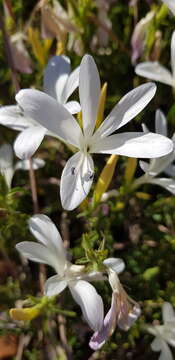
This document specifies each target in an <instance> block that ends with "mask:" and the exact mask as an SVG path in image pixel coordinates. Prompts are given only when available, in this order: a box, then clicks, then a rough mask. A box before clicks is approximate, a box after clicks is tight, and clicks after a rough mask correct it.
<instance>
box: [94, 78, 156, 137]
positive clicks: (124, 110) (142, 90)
mask: <svg viewBox="0 0 175 360" xmlns="http://www.w3.org/2000/svg"><path fill="white" fill-rule="evenodd" d="M155 92H156V85H155V84H153V83H147V84H143V85H140V86H138V87H136V88H135V89H133V90H132V91H130V92H129V93H128V94H126V95H125V96H124V97H122V99H121V100H120V101H119V103H118V104H117V105H116V106H114V108H113V110H112V111H111V112H110V114H109V115H108V116H107V118H106V119H105V120H104V121H103V123H102V124H101V126H100V127H99V129H98V130H97V131H96V133H95V135H98V136H99V135H100V136H101V137H106V136H107V135H110V134H112V133H113V132H114V131H115V130H117V129H119V128H121V127H122V126H123V125H125V124H127V123H128V122H129V121H130V120H132V119H133V118H134V117H135V116H136V115H138V114H139V113H140V111H142V110H143V109H144V108H145V106H146V105H147V104H148V103H149V102H150V101H151V99H152V98H153V96H154V95H155Z"/></svg>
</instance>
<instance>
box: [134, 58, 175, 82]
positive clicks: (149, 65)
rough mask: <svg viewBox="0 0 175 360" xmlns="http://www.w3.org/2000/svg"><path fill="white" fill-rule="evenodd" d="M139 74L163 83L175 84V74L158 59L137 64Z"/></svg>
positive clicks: (136, 69)
mask: <svg viewBox="0 0 175 360" xmlns="http://www.w3.org/2000/svg"><path fill="white" fill-rule="evenodd" d="M135 72H136V74H137V75H140V76H143V77H145V78H148V79H150V80H154V81H159V82H161V83H163V84H166V85H170V86H174V83H173V76H172V74H171V73H170V71H169V70H167V69H166V68H165V67H164V66H162V65H160V64H159V63H158V62H157V61H148V62H143V63H140V64H138V65H137V66H136V68H135Z"/></svg>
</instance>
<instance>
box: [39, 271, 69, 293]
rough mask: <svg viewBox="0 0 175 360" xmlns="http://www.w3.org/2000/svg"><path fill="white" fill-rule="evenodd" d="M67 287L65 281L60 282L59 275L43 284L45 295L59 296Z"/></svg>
mask: <svg viewBox="0 0 175 360" xmlns="http://www.w3.org/2000/svg"><path fill="white" fill-rule="evenodd" d="M66 286H67V281H66V280H61V278H60V276H59V275H54V276H52V277H50V278H49V279H48V280H47V281H46V283H45V290H44V292H45V295H46V296H54V295H57V294H60V293H61V292H62V291H63V290H64V289H65V288H66Z"/></svg>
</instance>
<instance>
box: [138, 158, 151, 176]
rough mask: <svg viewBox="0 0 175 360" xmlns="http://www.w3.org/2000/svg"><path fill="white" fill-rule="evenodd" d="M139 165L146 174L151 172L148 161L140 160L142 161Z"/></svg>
mask: <svg viewBox="0 0 175 360" xmlns="http://www.w3.org/2000/svg"><path fill="white" fill-rule="evenodd" d="M139 165H140V167H141V169H142V170H143V171H144V172H145V173H147V172H149V168H150V164H149V163H147V162H146V161H142V160H140V161H139Z"/></svg>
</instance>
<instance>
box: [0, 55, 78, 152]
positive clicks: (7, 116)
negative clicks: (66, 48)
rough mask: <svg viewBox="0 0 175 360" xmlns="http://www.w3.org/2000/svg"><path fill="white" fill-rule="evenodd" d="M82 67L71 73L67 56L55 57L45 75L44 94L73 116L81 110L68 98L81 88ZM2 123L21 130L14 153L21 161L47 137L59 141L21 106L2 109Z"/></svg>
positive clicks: (55, 135) (75, 102)
mask: <svg viewBox="0 0 175 360" xmlns="http://www.w3.org/2000/svg"><path fill="white" fill-rule="evenodd" d="M78 82H79V67H78V68H76V69H75V70H74V71H73V72H72V73H71V74H70V59H69V58H68V57H67V56H54V57H52V58H51V59H50V61H49V63H48V65H47V67H46V69H45V72H44V91H45V92H46V93H47V94H49V95H50V96H52V97H53V98H54V99H55V100H56V101H58V102H60V103H61V104H62V105H63V106H64V107H65V108H66V109H67V110H68V111H70V112H71V113H72V114H74V113H77V112H79V111H80V105H79V103H78V102H77V101H68V102H67V100H68V98H69V97H70V95H72V93H73V92H74V90H75V89H76V88H77V87H78ZM0 124H1V125H5V126H7V127H9V128H11V129H13V130H17V131H20V132H21V133H20V134H19V135H18V137H17V139H16V141H15V144H14V150H15V153H16V155H17V156H18V157H19V158H21V159H28V158H29V157H31V156H32V155H33V154H34V153H35V151H36V150H37V149H38V147H39V145H40V144H41V142H42V140H43V138H44V136H45V135H51V136H54V137H56V138H58V136H57V134H55V133H50V132H48V131H47V129H46V128H45V127H43V126H42V125H41V124H38V123H37V122H36V121H35V120H34V119H33V118H32V117H31V116H26V115H25V114H24V113H23V110H22V109H21V108H20V107H19V106H3V107H1V108H0Z"/></svg>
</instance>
